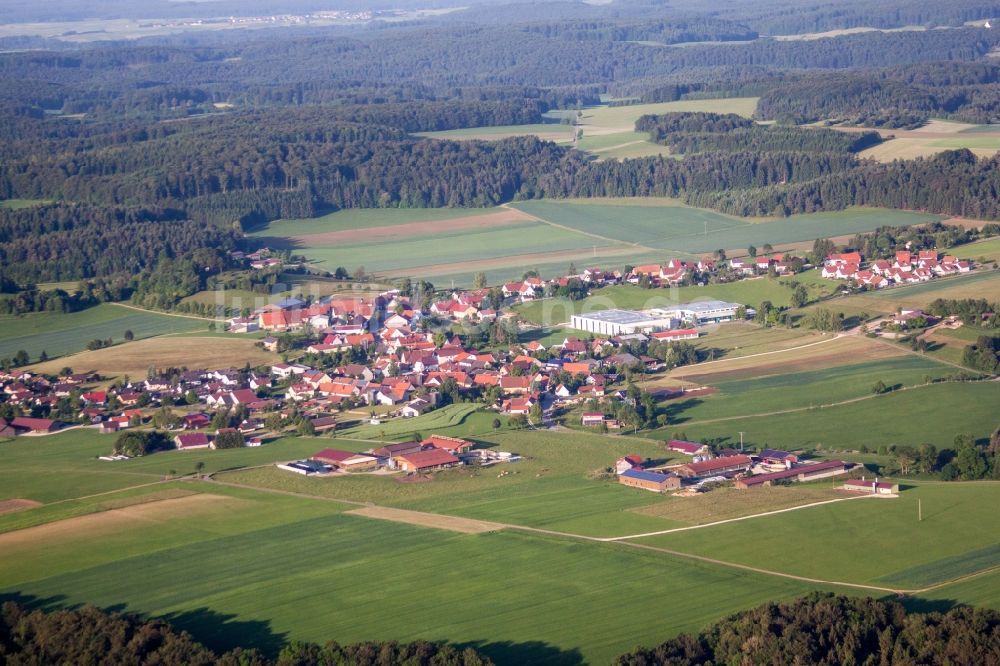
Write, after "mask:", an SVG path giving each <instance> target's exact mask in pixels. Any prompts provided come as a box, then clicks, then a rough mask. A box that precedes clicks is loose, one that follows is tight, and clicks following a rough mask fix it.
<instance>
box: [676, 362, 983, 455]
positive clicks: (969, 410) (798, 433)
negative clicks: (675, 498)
mask: <svg viewBox="0 0 1000 666" xmlns="http://www.w3.org/2000/svg"><path fill="white" fill-rule="evenodd" d="M955 372H956V373H957V372H958V370H957V369H956V370H955ZM875 381H877V377H874V376H873V377H871V378H870V381H866V382H865V385H867V386H870V385H871V384H873V383H874V382H875ZM998 404H1000V384H998V383H996V382H975V383H959V384H935V385H932V386H927V387H920V388H913V389H909V390H906V391H899V392H894V393H889V394H885V395H881V396H878V397H874V398H871V399H868V400H862V401H859V402H856V403H852V404H847V405H839V406H834V407H823V408H817V409H805V410H803V411H799V412H793V413H790V414H775V415H772V416H757V417H749V418H737V419H733V420H730V421H722V422H716V423H701V424H699V423H698V422H695V421H692V422H690V423H689V424H687V423H686V424H681V425H680V426H678V428H680V429H683V430H684V432H685V433H686V434H687V436H688V437H689V438H694V439H696V440H697V439H700V438H702V437H709V438H714V437H727V438H730V439H729V441H730V442H731V441H734V439H733V438H734V437H735V438H738V435H737V434H736V433H739V432H741V431H742V432H744V433H745V436H746V441H748V442H750V441H752V442H755V443H757V444H759V445H767V446H772V447H775V448H780V449H785V450H789V449H793V450H794V449H801V448H812V447H814V446H817V445H820V446H823V447H825V448H836V449H857V448H859V447H861V446H867V447H869V448H877V447H880V446H888V445H890V444H907V445H918V444H922V443H925V442H926V443H930V444H934V445H935V446H937V447H938V448H946V447H950V446H952V445H953V443H954V439H955V436H956V435H959V434H961V433H971V434H973V435H975V436H976V437H988V436H989V434H990V433H991V432H993V430H994V429H995V428H996V427H997V425H1000V423H998V420H997V405H998Z"/></svg>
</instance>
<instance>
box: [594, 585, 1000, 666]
mask: <svg viewBox="0 0 1000 666" xmlns="http://www.w3.org/2000/svg"><path fill="white" fill-rule="evenodd" d="M998 661H1000V613H997V612H996V611H993V610H987V609H975V608H968V607H957V608H953V609H952V610H950V611H948V612H946V613H937V612H933V613H908V612H906V609H905V608H904V607H903V606H902V605H901V604H899V603H898V602H894V601H881V600H876V599H870V598H851V597H844V596H833V595H829V594H826V595H824V594H819V593H816V594H813V595H810V596H808V597H806V598H804V599H797V600H795V601H792V602H789V603H768V604H764V605H762V606H758V607H757V608H753V609H751V610H748V611H743V612H741V613H737V614H735V615H732V616H730V617H728V618H726V619H724V620H722V621H720V622H717V623H715V624H712V625H710V626H708V627H706V628H705V629H703V630H702V631H701V632H699V633H698V634H695V635H691V634H681V635H680V636H677V637H676V638H673V639H671V640H669V641H667V642H665V643H662V644H661V645H659V646H657V647H655V648H648V649H647V648H640V649H638V650H635V651H634V652H631V653H628V654H624V655H622V656H620V657H618V658H617V659H616V660H615V661H614V662H613V663H614V664H615V665H616V666H686V665H688V664H760V665H765V664H772V665H774V666H778V665H779V664H829V665H831V666H833V665H835V664H859V665H866V666H867V665H872V666H874V665H875V664H885V665H890V666H896V665H900V666H902V665H903V664H986V663H997V662H998Z"/></svg>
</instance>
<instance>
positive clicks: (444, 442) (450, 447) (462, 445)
mask: <svg viewBox="0 0 1000 666" xmlns="http://www.w3.org/2000/svg"><path fill="white" fill-rule="evenodd" d="M420 446H421V447H423V448H425V449H431V448H434V449H441V450H442V451H447V452H448V453H452V454H457V453H466V452H467V451H469V449H471V448H472V446H473V444H472V442H470V441H467V440H464V439H459V438H457V437H445V436H444V435H431V436H430V437H428V438H427V439H425V440H424V441H422V442H420Z"/></svg>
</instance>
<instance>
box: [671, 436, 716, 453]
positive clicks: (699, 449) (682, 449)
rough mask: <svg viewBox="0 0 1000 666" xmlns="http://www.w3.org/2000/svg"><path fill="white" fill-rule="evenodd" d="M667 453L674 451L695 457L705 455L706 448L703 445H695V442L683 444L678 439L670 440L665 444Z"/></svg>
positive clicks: (683, 442)
mask: <svg viewBox="0 0 1000 666" xmlns="http://www.w3.org/2000/svg"><path fill="white" fill-rule="evenodd" d="M667 450H668V451H676V452H677V453H683V454H685V455H689V456H697V455H701V454H702V453H705V451H707V450H708V447H707V446H705V445H704V444H697V443H695V442H685V441H682V440H679V439H672V440H670V441H669V442H667Z"/></svg>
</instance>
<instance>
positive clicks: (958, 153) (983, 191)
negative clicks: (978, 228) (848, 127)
mask: <svg viewBox="0 0 1000 666" xmlns="http://www.w3.org/2000/svg"><path fill="white" fill-rule="evenodd" d="M998 167H1000V159H998V158H996V157H993V158H986V159H976V156H975V155H974V154H973V153H972V152H971V151H969V150H966V149H961V150H953V151H945V152H943V153H941V154H939V155H936V156H934V157H931V158H919V159H915V160H908V161H905V162H902V161H898V162H894V163H892V164H872V163H865V164H864V165H862V166H859V167H857V168H855V169H851V170H849V171H842V172H838V173H836V174H835V175H831V176H824V177H821V178H817V179H816V180H814V181H810V182H802V183H789V184H787V185H782V186H774V187H763V188H759V189H757V190H755V191H752V192H751V191H730V192H726V191H708V190H703V191H700V192H693V193H689V194H688V195H687V197H686V199H687V201H688V203H691V204H693V205H696V206H702V207H705V208H713V209H715V210H719V211H722V212H725V213H728V214H731V215H740V216H757V215H792V214H796V213H813V212H818V211H822V210H840V209H843V208H847V207H848V206H876V207H884V208H899V209H906V210H924V211H929V212H933V213H942V214H946V215H956V216H962V217H970V218H974V219H987V220H996V219H1000V169H998Z"/></svg>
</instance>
